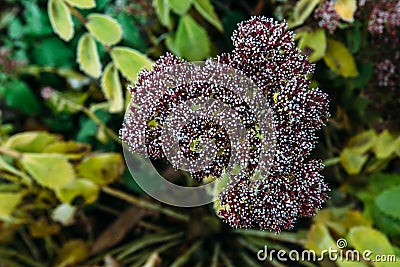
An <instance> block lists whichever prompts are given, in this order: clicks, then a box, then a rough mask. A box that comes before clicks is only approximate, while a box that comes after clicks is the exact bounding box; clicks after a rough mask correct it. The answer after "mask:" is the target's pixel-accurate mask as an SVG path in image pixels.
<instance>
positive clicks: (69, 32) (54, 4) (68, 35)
mask: <svg viewBox="0 0 400 267" xmlns="http://www.w3.org/2000/svg"><path fill="white" fill-rule="evenodd" d="M47 10H48V13H49V18H50V23H51V26H52V27H53V30H54V32H55V33H56V34H57V35H58V36H60V38H61V39H63V40H65V41H69V40H71V39H72V37H73V36H74V24H73V22H72V18H71V12H70V11H69V9H68V7H67V5H66V4H65V3H64V1H62V0H49V2H48V6H47Z"/></svg>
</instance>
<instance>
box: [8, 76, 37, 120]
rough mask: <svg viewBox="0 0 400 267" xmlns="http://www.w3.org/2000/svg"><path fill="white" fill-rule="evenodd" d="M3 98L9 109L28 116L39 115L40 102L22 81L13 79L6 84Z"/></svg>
mask: <svg viewBox="0 0 400 267" xmlns="http://www.w3.org/2000/svg"><path fill="white" fill-rule="evenodd" d="M1 97H2V98H4V99H5V101H6V103H7V105H8V106H9V107H12V108H15V109H17V110H21V111H23V112H24V113H26V114H30V115H32V114H37V113H39V111H40V106H39V101H38V100H37V98H36V97H35V95H34V94H33V93H32V92H31V90H30V89H29V87H28V86H27V85H26V84H25V83H24V82H22V81H20V80H16V79H12V80H11V81H10V82H8V83H6V84H5V87H4V91H3V92H2V96H1Z"/></svg>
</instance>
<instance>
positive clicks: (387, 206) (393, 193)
mask: <svg viewBox="0 0 400 267" xmlns="http://www.w3.org/2000/svg"><path fill="white" fill-rule="evenodd" d="M399 203H400V186H397V187H392V188H389V189H387V190H385V191H383V192H382V193H381V194H379V196H378V197H377V198H376V199H375V204H376V205H377V207H378V208H379V209H380V210H381V211H382V212H384V213H385V214H387V215H389V216H392V217H393V218H396V219H400V209H399Z"/></svg>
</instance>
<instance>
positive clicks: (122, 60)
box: [111, 46, 153, 83]
mask: <svg viewBox="0 0 400 267" xmlns="http://www.w3.org/2000/svg"><path fill="white" fill-rule="evenodd" d="M111 58H112V60H113V62H114V64H115V66H116V67H117V68H118V69H119V70H120V71H121V73H122V75H124V77H126V78H127V79H128V80H130V81H131V82H133V83H134V82H135V81H136V76H137V74H138V73H139V71H140V70H141V69H143V68H147V69H149V68H150V67H151V65H152V64H153V62H152V61H151V60H150V59H149V58H148V57H147V56H146V55H144V54H142V53H140V52H139V51H137V50H134V49H132V48H128V47H121V46H117V47H114V48H113V49H112V50H111Z"/></svg>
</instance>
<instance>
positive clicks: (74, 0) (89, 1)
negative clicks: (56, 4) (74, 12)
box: [65, 0, 96, 9]
mask: <svg viewBox="0 0 400 267" xmlns="http://www.w3.org/2000/svg"><path fill="white" fill-rule="evenodd" d="M65 1H66V2H67V3H69V4H70V5H71V6H75V7H78V8H81V9H89V8H94V7H96V1H95V0H65Z"/></svg>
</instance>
